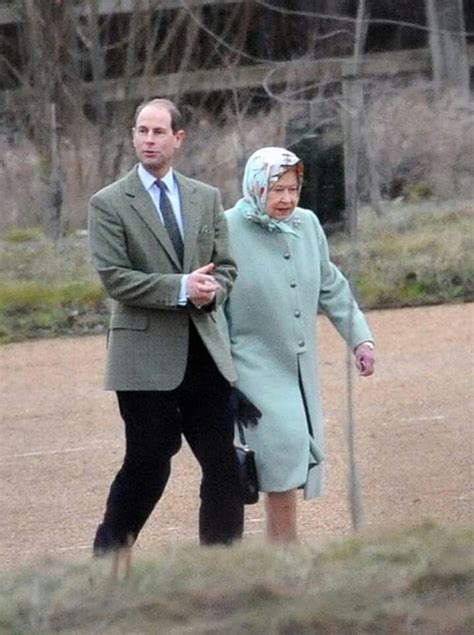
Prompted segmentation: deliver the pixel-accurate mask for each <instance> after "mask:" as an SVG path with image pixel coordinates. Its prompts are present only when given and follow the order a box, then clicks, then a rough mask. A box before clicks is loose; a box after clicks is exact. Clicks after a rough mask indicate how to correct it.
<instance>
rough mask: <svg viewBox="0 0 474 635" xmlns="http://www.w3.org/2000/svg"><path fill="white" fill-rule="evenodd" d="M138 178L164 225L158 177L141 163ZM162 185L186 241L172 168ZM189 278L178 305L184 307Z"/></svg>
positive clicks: (182, 279) (182, 281) (184, 284)
mask: <svg viewBox="0 0 474 635" xmlns="http://www.w3.org/2000/svg"><path fill="white" fill-rule="evenodd" d="M138 177H139V179H140V181H141V182H142V185H143V187H144V188H145V190H146V191H147V192H148V194H149V195H150V198H151V200H152V201H153V205H154V206H155V209H156V211H157V213H158V216H159V217H160V220H161V222H162V223H163V216H162V214H161V209H160V188H159V187H158V185H157V184H156V176H153V174H150V172H148V170H146V169H145V168H144V167H143V165H142V164H141V163H139V164H138ZM160 181H161V182H162V183H164V184H165V186H166V190H167V195H168V198H169V199H170V202H171V207H172V208H173V213H174V215H175V218H176V222H177V224H178V228H179V231H180V233H181V238H183V240H184V220H183V213H182V210H181V198H180V195H179V188H178V184H177V183H176V179H175V178H174V174H173V169H172V168H170V169H169V170H168V172H167V173H166V174H165V176H164V177H163V178H161V179H160ZM187 279H188V276H187V274H184V275H183V277H182V278H181V286H180V289H179V295H178V304H179V305H181V306H183V305H185V304H187V302H188V301H187V297H186V282H187Z"/></svg>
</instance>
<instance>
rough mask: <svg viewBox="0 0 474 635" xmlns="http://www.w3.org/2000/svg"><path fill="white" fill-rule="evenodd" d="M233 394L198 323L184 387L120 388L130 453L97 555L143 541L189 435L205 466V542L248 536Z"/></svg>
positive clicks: (110, 501)
mask: <svg viewBox="0 0 474 635" xmlns="http://www.w3.org/2000/svg"><path fill="white" fill-rule="evenodd" d="M229 393H230V385H229V383H228V381H227V380H226V379H224V377H222V375H221V374H220V372H219V371H218V369H217V368H216V365H215V363H214V361H213V360H212V358H211V356H210V355H209V353H208V351H207V349H206V347H205V346H204V345H203V343H202V341H201V338H200V337H199V335H198V333H197V332H196V330H195V328H194V326H193V325H192V323H191V322H190V338H189V355H188V362H187V367H186V373H185V376H184V379H183V381H182V383H181V384H180V386H179V387H178V388H176V389H174V390H171V391H120V392H117V397H118V402H119V408H120V413H121V415H122V418H123V421H124V423H125V440H126V450H125V458H124V462H123V465H122V467H121V469H120V471H119V472H118V473H117V475H116V477H115V479H114V481H113V483H112V485H111V488H110V492H109V496H108V499H107V504H106V511H105V515H104V519H103V521H102V523H101V524H100V525H99V527H98V529H97V533H96V537H95V541H94V553H96V554H97V555H100V554H103V553H106V552H108V551H110V550H113V549H117V548H120V547H122V546H125V545H127V544H130V543H133V542H134V541H135V540H136V538H137V536H138V534H139V532H140V530H141V529H142V527H143V525H144V524H145V522H146V520H147V518H148V517H149V515H150V514H151V512H152V511H153V509H154V507H155V505H156V503H157V502H158V500H159V499H160V497H161V495H162V493H163V491H164V489H165V486H166V483H167V481H168V478H169V475H170V470H171V458H172V457H173V455H174V454H176V453H177V452H178V450H179V449H180V447H181V438H182V437H181V435H183V436H184V437H185V439H186V440H187V442H188V444H189V446H190V448H191V450H192V451H193V453H194V455H195V457H196V458H197V460H198V461H199V464H200V466H201V469H202V482H201V491H200V495H201V506H200V511H199V537H200V542H201V544H206V545H212V544H230V543H232V542H233V541H235V540H237V539H239V538H241V536H242V532H243V516H244V510H243V503H242V497H241V490H240V483H239V475H238V469H237V457H236V453H235V450H234V444H233V439H234V430H233V421H232V416H231V412H230V405H229Z"/></svg>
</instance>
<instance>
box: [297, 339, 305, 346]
mask: <svg viewBox="0 0 474 635" xmlns="http://www.w3.org/2000/svg"><path fill="white" fill-rule="evenodd" d="M298 346H299V347H300V348H303V346H304V340H298Z"/></svg>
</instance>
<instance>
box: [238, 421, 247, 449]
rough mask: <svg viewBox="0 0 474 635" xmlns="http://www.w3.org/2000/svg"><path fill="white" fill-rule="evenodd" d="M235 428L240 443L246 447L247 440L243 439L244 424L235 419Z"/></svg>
mask: <svg viewBox="0 0 474 635" xmlns="http://www.w3.org/2000/svg"><path fill="white" fill-rule="evenodd" d="M237 429H238V431H239V439H240V443H241V444H242V445H243V446H244V447H247V441H246V440H245V432H244V426H243V425H242V423H241V422H240V420H238V419H237Z"/></svg>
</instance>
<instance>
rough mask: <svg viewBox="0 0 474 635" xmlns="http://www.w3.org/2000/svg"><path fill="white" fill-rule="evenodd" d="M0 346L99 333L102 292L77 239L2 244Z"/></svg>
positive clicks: (102, 322) (104, 318) (105, 317)
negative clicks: (35, 339)
mask: <svg viewBox="0 0 474 635" xmlns="http://www.w3.org/2000/svg"><path fill="white" fill-rule="evenodd" d="M0 270H1V271H2V276H1V279H0V342H1V343H8V342H18V341H22V340H25V339H30V338H37V337H52V336H58V335H76V334H82V333H95V332H102V331H103V330H104V329H105V328H106V325H107V322H108V308H107V300H106V296H105V292H104V290H103V288H102V285H101V283H100V281H99V278H98V276H97V275H96V273H95V272H94V271H93V269H92V267H91V265H90V263H89V255H88V252H87V244H86V242H85V240H84V239H83V238H80V239H77V238H68V239H64V240H63V241H61V242H60V243H58V244H55V243H53V242H52V241H50V240H48V239H46V238H45V237H44V236H42V237H40V238H38V239H34V240H31V241H29V242H25V243H19V242H8V241H4V242H3V243H2V244H1V251H0Z"/></svg>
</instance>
